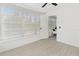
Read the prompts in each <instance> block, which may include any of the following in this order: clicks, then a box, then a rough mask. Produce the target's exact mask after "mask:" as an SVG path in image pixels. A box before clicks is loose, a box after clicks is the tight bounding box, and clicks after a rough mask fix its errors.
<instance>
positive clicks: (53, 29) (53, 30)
mask: <svg viewBox="0 0 79 59" xmlns="http://www.w3.org/2000/svg"><path fill="white" fill-rule="evenodd" d="M56 22H57V16H55V15H54V16H49V17H48V35H49V38H55V39H56V37H57V24H56Z"/></svg>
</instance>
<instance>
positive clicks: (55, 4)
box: [42, 3, 58, 8]
mask: <svg viewBox="0 0 79 59" xmlns="http://www.w3.org/2000/svg"><path fill="white" fill-rule="evenodd" d="M47 4H48V3H44V5H43V6H42V8H44V7H45V6H46V5H47ZM51 4H52V5H54V6H57V5H58V4H57V3H51Z"/></svg>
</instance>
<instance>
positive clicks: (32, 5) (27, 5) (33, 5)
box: [15, 3, 57, 13]
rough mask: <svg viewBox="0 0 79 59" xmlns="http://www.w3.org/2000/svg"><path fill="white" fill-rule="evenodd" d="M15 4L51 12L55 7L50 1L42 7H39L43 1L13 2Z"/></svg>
mask: <svg viewBox="0 0 79 59" xmlns="http://www.w3.org/2000/svg"><path fill="white" fill-rule="evenodd" d="M15 4H16V5H18V6H21V7H24V8H28V9H32V10H35V11H39V12H44V13H48V12H51V11H53V10H55V9H56V8H57V6H53V5H52V4H50V3H48V4H47V5H46V6H45V7H44V8H41V7H42V5H43V4H44V3H15Z"/></svg>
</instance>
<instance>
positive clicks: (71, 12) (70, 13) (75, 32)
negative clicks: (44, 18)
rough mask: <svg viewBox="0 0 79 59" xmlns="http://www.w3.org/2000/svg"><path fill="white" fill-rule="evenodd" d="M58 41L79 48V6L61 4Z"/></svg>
mask: <svg viewBox="0 0 79 59" xmlns="http://www.w3.org/2000/svg"><path fill="white" fill-rule="evenodd" d="M57 16H58V19H57V20H58V26H61V29H58V31H59V32H58V39H57V40H58V41H60V42H64V43H67V44H70V45H73V46H77V47H79V4H74V3H70V4H60V7H59V10H58V14H57Z"/></svg>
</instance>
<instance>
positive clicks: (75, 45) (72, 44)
mask: <svg viewBox="0 0 79 59" xmlns="http://www.w3.org/2000/svg"><path fill="white" fill-rule="evenodd" d="M57 41H58V42H62V43H64V44H67V45H71V46H74V47H79V44H75V43H71V42H67V41H64V40H57Z"/></svg>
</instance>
